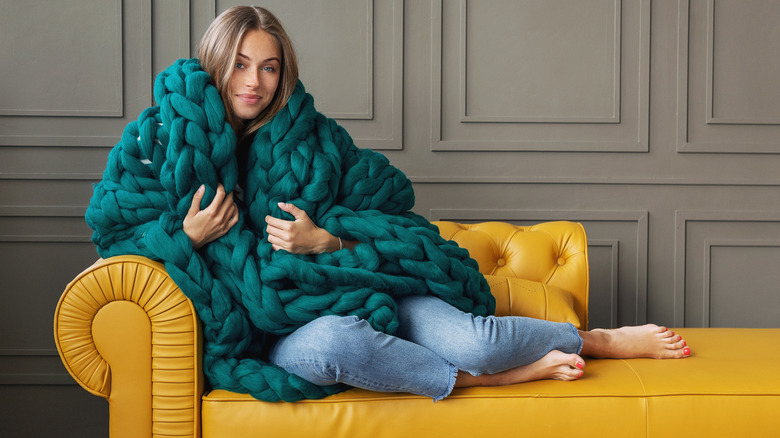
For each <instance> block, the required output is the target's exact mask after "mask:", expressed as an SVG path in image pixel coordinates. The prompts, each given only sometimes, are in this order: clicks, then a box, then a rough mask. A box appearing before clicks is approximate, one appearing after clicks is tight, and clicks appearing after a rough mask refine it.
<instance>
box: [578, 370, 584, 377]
mask: <svg viewBox="0 0 780 438" xmlns="http://www.w3.org/2000/svg"><path fill="white" fill-rule="evenodd" d="M582 374H583V373H582V371H580V375H579V376H577V378H578V379H579V378H580V377H582Z"/></svg>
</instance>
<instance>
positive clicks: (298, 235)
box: [265, 202, 358, 254]
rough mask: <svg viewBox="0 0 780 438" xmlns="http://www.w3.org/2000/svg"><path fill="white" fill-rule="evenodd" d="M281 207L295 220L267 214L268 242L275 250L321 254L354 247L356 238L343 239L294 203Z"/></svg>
mask: <svg viewBox="0 0 780 438" xmlns="http://www.w3.org/2000/svg"><path fill="white" fill-rule="evenodd" d="M279 208H281V209H282V210H283V211H286V212H287V213H290V214H291V215H292V216H293V217H294V218H295V220H292V221H286V220H283V219H279V218H275V217H273V216H266V218H265V222H266V224H268V226H267V227H266V231H267V232H268V242H269V243H270V244H271V247H272V248H273V249H274V251H278V250H280V249H283V250H285V251H287V252H290V253H293V254H321V253H324V252H335V251H338V250H339V249H342V248H347V249H354V248H355V246H356V245H357V244H358V242H357V241H354V240H342V239H339V238H338V237H336V236H334V235H332V234H330V233H329V232H328V231H327V230H325V229H323V228H320V227H318V226H317V225H316V224H315V223H314V221H312V220H311V218H309V215H308V214H306V212H305V211H303V210H301V209H300V208H298V207H296V206H295V205H293V204H286V203H284V202H280V203H279Z"/></svg>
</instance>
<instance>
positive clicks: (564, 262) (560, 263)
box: [558, 257, 566, 266]
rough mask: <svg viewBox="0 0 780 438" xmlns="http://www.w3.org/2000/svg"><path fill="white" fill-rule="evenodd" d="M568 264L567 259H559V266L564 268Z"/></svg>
mask: <svg viewBox="0 0 780 438" xmlns="http://www.w3.org/2000/svg"><path fill="white" fill-rule="evenodd" d="M565 264H566V259H565V258H563V257H558V266H563V265H565Z"/></svg>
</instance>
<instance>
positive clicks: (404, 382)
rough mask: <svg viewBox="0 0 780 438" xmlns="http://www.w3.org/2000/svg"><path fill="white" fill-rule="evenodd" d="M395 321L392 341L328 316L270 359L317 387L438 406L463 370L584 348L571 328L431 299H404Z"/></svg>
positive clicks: (283, 341) (353, 321)
mask: <svg viewBox="0 0 780 438" xmlns="http://www.w3.org/2000/svg"><path fill="white" fill-rule="evenodd" d="M398 320H399V329H398V331H397V332H396V333H395V334H394V335H392V336H391V335H387V334H384V333H381V332H377V331H376V330H374V329H373V328H371V326H370V325H369V324H368V322H366V321H365V320H360V319H358V318H357V317H355V316H323V317H320V318H317V319H316V320H314V321H312V322H310V323H308V324H306V325H304V326H303V327H300V328H299V329H297V330H296V331H295V332H293V333H291V334H289V335H287V336H284V337H282V338H280V339H279V340H278V341H277V343H276V345H275V346H274V347H273V349H272V350H271V352H270V357H269V359H270V361H271V362H272V363H274V364H276V365H278V366H280V367H282V368H284V369H285V370H287V371H288V372H290V373H293V374H296V375H298V376H300V377H302V378H304V379H306V380H308V381H310V382H312V383H315V384H317V385H333V384H335V383H338V382H340V383H346V384H348V385H351V386H355V387H359V388H364V389H370V390H373V391H380V392H411V393H413V394H418V395H424V396H427V397H431V398H433V399H434V400H440V399H442V398H444V397H446V396H447V395H449V394H450V392H451V391H452V388H453V387H454V385H455V377H456V376H457V373H458V370H461V371H465V372H468V373H470V374H472V375H475V376H477V375H480V374H495V373H498V372H501V371H506V370H509V369H512V368H515V367H518V366H522V365H528V364H530V363H533V362H535V361H537V360H539V359H540V358H542V357H543V356H544V355H545V354H547V353H548V352H550V351H552V350H560V351H563V352H564V353H579V352H580V350H581V349H582V339H581V338H580V336H579V334H578V332H577V329H576V328H575V327H574V326H573V325H571V324H568V323H556V322H550V321H543V320H538V319H532V318H524V317H516V316H504V317H495V316H488V317H477V316H474V315H472V314H470V313H464V312H461V311H460V310H458V309H456V308H455V307H452V306H451V305H449V304H447V303H445V302H444V301H442V300H440V299H438V298H436V297H433V296H410V297H405V298H402V299H399V300H398Z"/></svg>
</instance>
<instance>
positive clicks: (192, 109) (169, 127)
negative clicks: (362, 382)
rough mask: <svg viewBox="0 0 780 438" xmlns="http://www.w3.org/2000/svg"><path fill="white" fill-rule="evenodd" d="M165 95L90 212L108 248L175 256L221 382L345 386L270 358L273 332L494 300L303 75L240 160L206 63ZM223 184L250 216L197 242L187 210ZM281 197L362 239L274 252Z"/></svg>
mask: <svg viewBox="0 0 780 438" xmlns="http://www.w3.org/2000/svg"><path fill="white" fill-rule="evenodd" d="M154 96H155V99H156V101H157V103H158V106H154V107H151V108H148V109H146V110H145V111H143V113H142V114H141V115H140V116H139V118H138V120H137V121H134V122H132V123H130V124H129V125H128V126H127V127H126V129H125V131H124V134H123V135H122V138H121V141H120V142H119V143H118V144H117V145H116V147H114V148H113V149H112V151H111V153H110V155H109V159H108V165H107V168H106V171H105V173H104V175H103V180H102V181H101V182H100V183H99V184H97V185H96V186H95V187H94V194H93V197H92V200H91V202H90V205H89V208H88V210H87V213H86V220H87V223H88V224H89V226H90V227H91V228H92V229H93V230H94V234H93V241H94V242H95V244H96V245H97V247H98V252H99V254H100V255H101V256H102V257H110V256H114V255H120V254H137V255H142V256H145V257H149V258H151V259H154V260H159V261H162V262H163V263H164V264H165V267H166V269H167V271H168V273H169V275H170V276H171V277H172V278H173V280H174V281H175V282H176V284H177V285H178V286H179V287H180V288H181V289H182V291H183V292H184V293H185V294H186V295H187V297H189V298H190V299H191V300H192V302H193V303H194V305H195V308H196V310H197V312H198V316H199V317H200V319H201V320H202V323H203V334H204V358H203V369H204V373H205V375H206V376H207V378H208V380H209V382H210V384H211V385H212V387H213V388H220V389H226V390H230V391H235V392H244V393H249V394H251V395H252V396H254V397H256V398H258V399H261V400H268V401H279V400H284V401H295V400H300V399H303V398H321V397H324V396H327V395H329V394H333V393H336V392H338V391H341V390H344V389H345V387H344V386H342V385H334V386H328V387H320V386H316V385H314V384H311V383H309V382H307V381H305V380H303V379H301V378H300V377H297V376H295V375H291V374H289V373H287V372H285V371H284V370H282V369H280V368H278V367H276V366H274V365H272V364H269V363H267V362H266V361H264V360H263V358H264V347H267V346H268V344H269V343H270V342H272V340H273V339H274V336H278V335H284V334H287V333H291V332H292V331H294V330H295V329H297V328H298V327H301V326H302V325H304V324H306V323H307V322H309V321H312V320H313V319H315V318H317V317H320V316H323V315H357V316H358V317H360V318H363V319H366V320H367V321H368V322H369V323H370V324H371V325H372V326H373V327H374V328H375V329H377V330H380V331H383V332H386V333H393V332H394V330H395V329H396V327H397V325H398V322H397V318H396V305H395V298H397V297H401V296H405V295H409V294H432V295H435V296H437V297H440V298H441V299H442V300H444V301H446V302H448V303H450V304H452V305H454V306H455V307H457V308H459V309H461V310H464V311H467V312H472V313H474V314H477V315H486V314H491V313H492V312H493V311H494V307H495V301H494V299H493V297H492V295H491V294H490V291H489V288H488V285H487V283H486V281H485V279H484V278H483V277H482V275H480V274H479V272H478V267H477V264H476V262H475V261H474V260H473V259H471V258H469V256H468V253H467V251H466V250H464V249H461V248H459V247H458V246H457V245H456V244H455V243H454V242H448V241H445V240H444V239H443V238H441V237H440V236H439V234H438V232H437V229H436V227H435V226H433V225H432V224H430V223H429V222H428V221H427V220H425V219H424V218H422V217H421V216H418V215H416V214H414V213H412V212H411V211H410V209H411V208H412V206H413V204H414V193H413V191H412V186H411V183H410V181H409V180H408V179H407V178H406V177H405V176H404V175H403V173H401V172H400V171H399V170H398V169H396V168H394V167H392V166H391V165H390V164H389V162H388V160H387V159H386V158H385V157H384V156H382V155H380V154H378V153H375V152H372V151H369V150H361V149H358V148H357V147H356V146H355V145H354V143H353V142H352V139H351V138H350V137H349V135H348V134H347V133H346V132H345V130H344V129H343V128H342V127H340V126H339V125H338V124H336V123H335V122H334V121H333V120H331V119H328V118H326V117H325V116H323V115H322V114H320V113H318V112H317V111H316V110H315V108H314V103H313V99H312V97H311V96H310V95H309V94H307V93H306V92H305V90H304V87H303V85H301V84H300V83H299V84H298V86H297V88H296V90H295V92H294V93H293V95H292V97H291V98H290V100H289V102H288V104H287V106H286V107H285V108H284V109H283V110H282V111H281V112H280V113H279V114H278V115H276V116H275V118H274V119H272V120H271V121H270V122H269V123H268V124H266V125H265V126H263V127H262V128H261V129H260V130H259V131H258V132H257V133H256V135H255V136H254V139H253V140H252V141H251V144H250V145H249V150H248V154H247V158H246V160H245V161H246V162H239V161H238V160H237V157H236V149H237V145H236V143H237V141H236V137H235V134H234V132H233V130H232V129H231V127H230V125H229V124H228V123H227V121H226V117H225V107H224V106H223V103H222V100H221V99H220V96H219V93H218V92H217V90H216V88H215V87H214V86H213V85H212V84H211V80H210V78H209V76H208V75H207V74H206V73H205V72H204V71H203V70H202V69H201V68H200V65H199V64H198V62H197V60H195V59H191V60H179V61H177V62H176V63H175V64H174V65H172V66H171V67H169V68H168V69H167V70H166V71H164V72H163V73H161V74H160V75H159V76H158V78H157V80H156V82H155V86H154ZM242 161H243V160H242ZM239 166H244V167H243V170H242V171H240V167H239ZM220 183H221V184H223V185H224V187H225V188H226V190H227V191H228V192H231V191H234V190H236V189H237V186H240V187H241V189H242V191H243V199H242V200H240V201H238V202H237V203H238V204H239V210H240V214H239V216H240V218H239V222H238V224H236V225H235V226H233V227H232V228H231V229H230V231H229V232H228V233H227V234H226V235H225V236H223V237H221V238H219V239H218V240H216V241H214V242H211V243H209V244H207V245H205V246H204V247H203V248H201V249H200V250H197V251H196V250H194V249H193V246H192V242H191V241H190V239H189V237H187V235H186V234H185V233H184V231H183V230H182V221H183V219H184V217H185V216H186V214H187V211H188V209H189V207H190V204H191V202H192V198H193V195H194V193H195V191H196V190H197V189H198V188H199V187H200V186H201V184H203V185H205V186H206V196H204V199H203V202H202V205H201V208H205V207H206V206H207V205H208V204H209V203H210V202H211V200H212V199H213V197H214V193H215V190H216V188H217V186H218V185H219V184H220ZM279 202H288V203H292V204H294V205H296V206H297V207H299V208H301V209H303V210H304V211H306V212H307V213H308V215H309V216H310V217H311V218H312V220H313V221H314V222H315V223H316V224H317V225H318V226H320V227H322V228H325V229H326V230H327V231H329V232H330V233H331V234H333V235H334V236H339V237H341V238H342V239H349V240H357V241H359V242H360V244H358V245H357V246H356V247H355V248H354V250H347V249H345V250H340V251H337V252H334V253H326V254H319V255H314V256H304V255H295V254H291V253H288V252H286V251H283V250H280V251H274V250H273V249H272V248H271V244H269V243H268V241H267V239H266V235H265V227H266V225H265V221H264V218H265V216H266V215H269V214H270V215H272V216H275V217H278V218H282V219H286V220H292V217H291V216H290V215H288V214H287V213H285V212H283V211H282V210H280V209H279V207H278V205H277V204H278V203H279Z"/></svg>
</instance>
